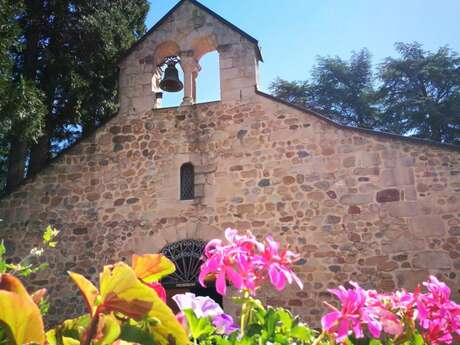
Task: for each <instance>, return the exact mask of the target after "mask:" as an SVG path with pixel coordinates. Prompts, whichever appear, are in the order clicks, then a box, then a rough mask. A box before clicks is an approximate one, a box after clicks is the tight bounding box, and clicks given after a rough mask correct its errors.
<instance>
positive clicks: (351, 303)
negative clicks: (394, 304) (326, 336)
mask: <svg viewBox="0 0 460 345" xmlns="http://www.w3.org/2000/svg"><path fill="white" fill-rule="evenodd" d="M350 284H351V285H352V286H353V289H345V288H344V287H343V286H340V287H339V288H338V289H331V290H329V291H330V292H331V293H332V294H334V295H336V296H337V298H338V299H339V300H340V303H341V308H340V310H339V309H336V308H334V307H332V306H331V308H332V309H333V310H334V311H332V312H330V313H328V314H326V315H325V316H324V317H323V318H322V320H321V323H322V326H323V329H324V330H325V331H327V332H329V333H332V334H334V335H335V337H336V339H337V341H338V342H339V343H342V342H343V341H344V340H345V339H346V337H347V336H348V335H349V334H351V333H354V335H355V336H356V338H362V337H363V336H364V332H363V327H364V326H366V327H367V330H368V331H369V333H370V334H371V335H372V336H373V337H374V338H379V337H380V335H381V333H382V331H384V332H385V333H387V334H389V335H392V336H397V335H399V334H401V333H402V331H403V324H402V322H401V320H400V319H399V318H398V317H397V315H395V314H394V313H393V312H392V311H391V310H389V309H388V307H389V305H390V303H389V302H390V298H389V296H387V295H385V294H378V293H377V292H376V291H374V290H369V291H365V290H363V289H362V288H361V287H360V286H359V285H358V284H357V283H354V282H350Z"/></svg>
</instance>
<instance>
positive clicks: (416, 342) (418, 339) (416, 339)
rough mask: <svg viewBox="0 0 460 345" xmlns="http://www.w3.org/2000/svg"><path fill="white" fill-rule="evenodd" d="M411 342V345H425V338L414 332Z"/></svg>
mask: <svg viewBox="0 0 460 345" xmlns="http://www.w3.org/2000/svg"><path fill="white" fill-rule="evenodd" d="M410 343H411V345H425V340H424V339H423V337H422V336H421V335H420V334H419V333H414V334H413V335H412V339H411V342H410Z"/></svg>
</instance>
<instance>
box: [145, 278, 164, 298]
mask: <svg viewBox="0 0 460 345" xmlns="http://www.w3.org/2000/svg"><path fill="white" fill-rule="evenodd" d="M144 284H145V285H147V286H148V287H150V288H152V289H153V290H155V292H156V293H157V295H158V297H160V298H161V300H162V301H163V302H165V303H166V290H165V288H164V287H163V285H161V283H158V282H154V283H144Z"/></svg>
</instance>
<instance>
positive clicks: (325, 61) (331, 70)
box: [270, 49, 378, 128]
mask: <svg viewBox="0 0 460 345" xmlns="http://www.w3.org/2000/svg"><path fill="white" fill-rule="evenodd" d="M270 89H271V92H272V93H273V94H274V95H275V96H277V97H280V98H282V99H284V100H286V101H288V102H292V103H294V104H297V105H302V106H305V107H307V108H310V109H312V110H316V111H318V112H320V113H323V114H324V115H326V116H328V117H330V118H331V119H333V120H335V121H337V122H338V123H341V124H344V125H350V126H358V127H364V128H373V127H375V126H376V122H377V119H378V108H377V103H376V92H375V88H374V75H373V72H372V64H371V57H370V54H369V52H368V51H367V50H366V49H363V50H361V51H360V52H358V53H353V55H352V56H351V59H350V61H344V60H342V59H341V58H339V57H327V58H324V57H319V58H318V62H317V64H316V66H315V67H314V68H313V72H312V78H311V81H310V82H308V81H297V82H288V81H285V80H281V79H277V80H276V81H275V82H274V83H272V84H271V86H270Z"/></svg>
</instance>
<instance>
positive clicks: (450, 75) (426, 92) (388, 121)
mask: <svg viewBox="0 0 460 345" xmlns="http://www.w3.org/2000/svg"><path fill="white" fill-rule="evenodd" d="M396 50H397V51H398V52H399V54H400V57H398V58H387V59H386V60H385V61H384V62H383V63H382V64H381V65H380V69H379V71H380V73H379V77H380V79H381V82H382V87H381V97H382V105H383V109H384V117H383V118H382V120H383V123H382V124H383V126H384V127H385V128H386V129H387V130H388V131H391V132H395V133H399V134H404V135H411V136H416V137H420V138H426V139H431V140H435V141H440V142H446V143H453V144H460V57H459V56H458V55H457V54H456V53H455V52H453V51H452V50H450V49H449V48H447V47H442V48H440V49H438V51H436V52H434V53H433V52H428V51H425V50H423V49H422V46H421V45H420V44H419V43H410V44H405V43H397V44H396Z"/></svg>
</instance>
